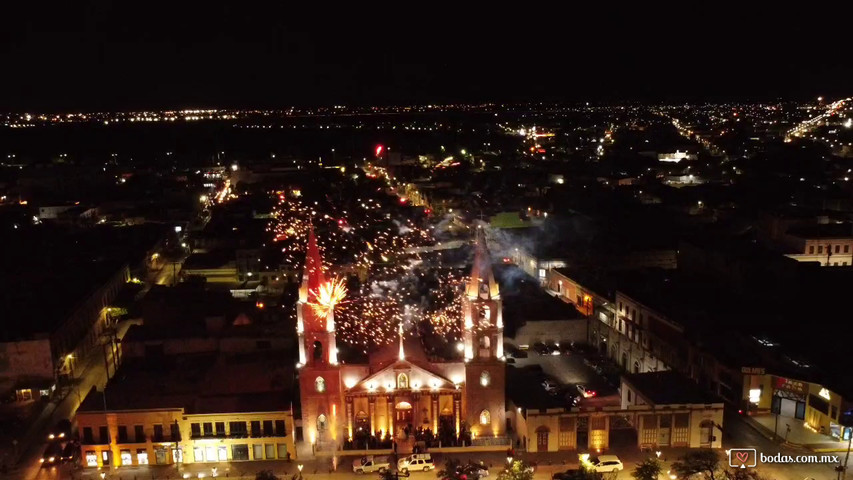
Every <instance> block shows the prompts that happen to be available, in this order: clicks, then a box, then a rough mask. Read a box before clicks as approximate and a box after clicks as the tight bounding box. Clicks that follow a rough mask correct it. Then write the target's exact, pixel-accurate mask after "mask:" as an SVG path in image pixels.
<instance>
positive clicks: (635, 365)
mask: <svg viewBox="0 0 853 480" xmlns="http://www.w3.org/2000/svg"><path fill="white" fill-rule="evenodd" d="M634 373H640V362H639V361H637V360H635V361H634Z"/></svg>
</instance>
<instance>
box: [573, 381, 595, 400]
mask: <svg viewBox="0 0 853 480" xmlns="http://www.w3.org/2000/svg"><path fill="white" fill-rule="evenodd" d="M575 388H577V389H578V393H580V394H581V395H583V398H592V397H594V396H596V395H598V393H597V392H596V391H595V390H589V389H587V388H586V387H585V386H583V385H580V384H578V385H576V386H575Z"/></svg>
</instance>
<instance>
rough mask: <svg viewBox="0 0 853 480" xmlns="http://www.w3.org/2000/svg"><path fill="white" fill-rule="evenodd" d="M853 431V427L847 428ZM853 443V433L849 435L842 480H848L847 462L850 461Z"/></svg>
mask: <svg viewBox="0 0 853 480" xmlns="http://www.w3.org/2000/svg"><path fill="white" fill-rule="evenodd" d="M847 428H851V429H852V430H853V427H847ZM851 441H853V431H851V432H850V433H849V434H848V435H847V455H845V456H844V470H842V471H841V480H846V478H847V462H848V461H849V460H850V442H851Z"/></svg>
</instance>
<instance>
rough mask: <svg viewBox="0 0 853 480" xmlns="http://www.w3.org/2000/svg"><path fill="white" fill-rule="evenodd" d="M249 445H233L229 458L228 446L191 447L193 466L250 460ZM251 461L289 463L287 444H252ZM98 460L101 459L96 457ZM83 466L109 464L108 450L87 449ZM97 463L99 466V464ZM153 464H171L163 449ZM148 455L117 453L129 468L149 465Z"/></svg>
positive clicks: (176, 453)
mask: <svg viewBox="0 0 853 480" xmlns="http://www.w3.org/2000/svg"><path fill="white" fill-rule="evenodd" d="M249 451H250V450H249V445H246V444H242V445H232V446H231V458H228V447H227V446H222V445H219V446H206V447H194V448H193V461H194V462H195V463H202V462H227V461H229V460H249ZM251 452H252V458H251V459H252V460H289V459H290V455H289V454H288V451H287V445H285V444H282V443H279V444H272V443H267V444H257V445H252V449H251ZM99 457H100V458H99ZM182 458H183V455H182V451H181V449H172V460H173V461H175V460H176V461H178V462H180V461H181V460H182ZM85 459H86V466H89V467H98V466H101V465H109V464H110V451H109V450H103V451H101V452H100V455H99V452H97V451H95V450H87V451H86V453H85ZM99 460H100V465H99ZM151 460H153V462H154V463H155V464H158V465H165V464H168V463H170V462H169V461H168V457H167V454H166V450H165V449H163V448H158V449H155V450H154V456H153V458H151ZM149 463H150V461H149V454H148V449H145V448H138V449H136V450H135V451H134V450H131V449H123V450H121V451H119V464H120V465H122V466H131V465H148V464H149Z"/></svg>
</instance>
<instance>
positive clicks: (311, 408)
mask: <svg viewBox="0 0 853 480" xmlns="http://www.w3.org/2000/svg"><path fill="white" fill-rule="evenodd" d="M325 282H326V278H325V275H324V273H323V269H322V258H321V256H320V252H319V249H318V247H317V242H316V239H315V237H314V233H313V231H312V232H310V233H309V239H308V246H307V250H306V260H305V268H304V272H303V278H302V285H301V287H300V289H299V300H298V303H297V307H296V308H297V333H298V337H299V364H298V367H299V388H300V399H301V412H302V433H303V442H308V443H310V446H311V451H312V452H315V453H316V452H319V451H335V450H339V449H342V448H346V447H348V446H350V447H351V446H352V445H353V441H354V439H356V438H357V437H364V436H367V435H369V436H370V437H371V438H384V439H386V441H389V442H390V441H394V442H397V444H398V445H399V446H400V451H401V452H402V451H405V450H406V445H407V442H408V444H409V446H411V436H410V435H409V433H410V432H412V431H416V430H417V431H429V432H431V434H437V433H438V432H443V434H444V435H445V438H447V435H450V436H452V437H453V441H454V442H459V441H464V442H465V444H474V445H478V444H479V445H501V446H504V445H508V444H509V440H508V439H507V438H506V411H505V410H506V409H505V393H504V384H505V364H504V360H503V318H502V308H501V297H500V291H499V288H498V284H497V282H496V281H495V278H494V275H493V273H492V269H491V261H490V258H489V255H488V251H487V249H486V246H485V242H484V241H482V239H480V240H478V242H477V251H476V255H475V259H474V265H473V268H472V271H471V275H470V277H469V278H468V280H467V283H466V285H465V292H464V294H463V295H464V296H463V299H462V312H463V313H462V318H460V319H459V322H460V324H461V330H462V342H461V345H462V347H461V349H460V350H461V352H460V357H461V358H455V359H449V360H448V359H438V358H430V357H428V356H427V354H426V353H425V352H424V349H423V347H422V345H421V343H420V341H419V339H410V340H404V338H403V335H402V331H401V334H400V338H399V342H398V343H395V344H393V345H389V346H387V347H385V348H382V349H378V350H376V351H373V352H370V354H369V356H368V361H367V362H366V363H363V364H350V363H347V364H344V363H342V362H341V361H339V359H338V348H337V341H338V339H337V336H336V326H335V319H334V312H331V313H329V314H328V315H326V316H325V317H321V316H320V315H319V314H318V313H317V312H316V311H315V310H314V309H313V308H311V304H310V302H311V300H310V299H309V296H310V295H313V293H312V292H316V291H317V289H318V288H319V287H320V285H322V284H324V283H325Z"/></svg>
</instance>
